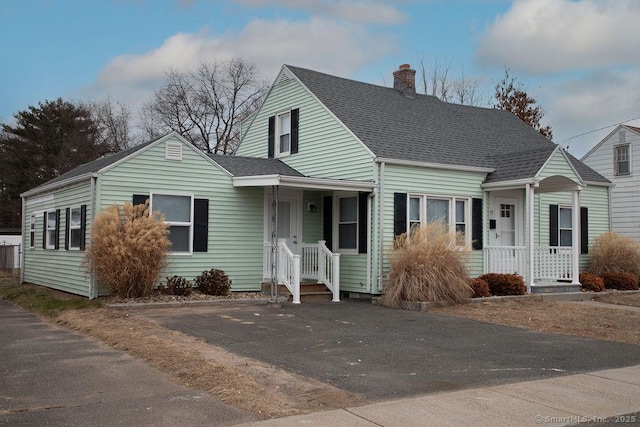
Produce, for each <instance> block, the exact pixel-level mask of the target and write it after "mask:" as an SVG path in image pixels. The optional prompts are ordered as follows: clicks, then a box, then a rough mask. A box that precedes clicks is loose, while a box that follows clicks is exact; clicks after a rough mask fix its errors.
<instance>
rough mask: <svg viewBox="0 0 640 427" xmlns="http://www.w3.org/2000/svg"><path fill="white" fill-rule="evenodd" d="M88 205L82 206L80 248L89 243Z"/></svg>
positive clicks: (82, 248)
mask: <svg viewBox="0 0 640 427" xmlns="http://www.w3.org/2000/svg"><path fill="white" fill-rule="evenodd" d="M86 234H87V205H82V206H80V250H82V251H83V250H84V248H85V246H86V244H87V238H86Z"/></svg>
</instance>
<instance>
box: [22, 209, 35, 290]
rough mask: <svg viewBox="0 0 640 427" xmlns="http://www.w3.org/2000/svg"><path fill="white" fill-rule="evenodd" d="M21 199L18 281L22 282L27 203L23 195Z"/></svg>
mask: <svg viewBox="0 0 640 427" xmlns="http://www.w3.org/2000/svg"><path fill="white" fill-rule="evenodd" d="M21 199H22V213H21V216H22V218H21V219H20V220H21V222H22V224H21V227H22V239H21V240H22V247H21V248H20V283H24V258H25V256H24V254H25V252H26V251H25V247H26V245H25V244H24V242H25V240H26V239H25V237H24V236H25V233H24V230H25V229H26V227H25V218H26V209H27V203H26V201H25V200H24V197H21ZM34 233H35V231H34ZM29 238H31V217H29ZM34 238H35V235H34Z"/></svg>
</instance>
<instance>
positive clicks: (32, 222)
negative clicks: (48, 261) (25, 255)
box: [29, 215, 36, 248]
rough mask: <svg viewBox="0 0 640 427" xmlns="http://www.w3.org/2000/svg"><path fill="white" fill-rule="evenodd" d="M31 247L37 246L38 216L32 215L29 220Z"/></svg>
mask: <svg viewBox="0 0 640 427" xmlns="http://www.w3.org/2000/svg"><path fill="white" fill-rule="evenodd" d="M29 247H30V248H35V247H36V216H35V215H31V218H30V220H29Z"/></svg>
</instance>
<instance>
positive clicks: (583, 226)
mask: <svg viewBox="0 0 640 427" xmlns="http://www.w3.org/2000/svg"><path fill="white" fill-rule="evenodd" d="M580 253H581V254H588V253H589V209H588V208H586V207H584V206H582V207H581V208H580Z"/></svg>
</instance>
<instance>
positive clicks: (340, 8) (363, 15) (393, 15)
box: [235, 0, 406, 24]
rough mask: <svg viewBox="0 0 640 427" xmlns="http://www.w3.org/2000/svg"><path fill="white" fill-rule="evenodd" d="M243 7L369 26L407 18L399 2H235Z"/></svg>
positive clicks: (237, 0)
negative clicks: (292, 11)
mask: <svg viewBox="0 0 640 427" xmlns="http://www.w3.org/2000/svg"><path fill="white" fill-rule="evenodd" d="M235 1H236V3H238V4H240V5H243V6H250V7H254V8H258V7H261V8H264V7H270V6H279V7H285V8H289V9H298V10H304V11H306V12H308V13H311V14H314V15H320V16H323V17H328V18H331V19H336V18H337V19H346V20H349V21H352V22H361V23H369V24H399V23H401V22H404V21H405V19H406V16H405V15H404V13H402V12H400V11H399V10H398V9H397V8H396V7H395V6H394V5H395V4H397V3H398V2H397V1H371V0H350V1H346V0H235Z"/></svg>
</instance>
